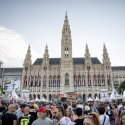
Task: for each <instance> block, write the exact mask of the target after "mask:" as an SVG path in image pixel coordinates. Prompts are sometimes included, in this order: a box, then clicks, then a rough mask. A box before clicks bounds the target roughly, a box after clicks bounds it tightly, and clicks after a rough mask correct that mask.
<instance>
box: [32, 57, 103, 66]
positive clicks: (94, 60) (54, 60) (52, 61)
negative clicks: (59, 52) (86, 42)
mask: <svg viewBox="0 0 125 125" xmlns="http://www.w3.org/2000/svg"><path fill="white" fill-rule="evenodd" d="M60 60H61V58H49V63H50V65H59V64H60ZM91 61H92V64H101V62H100V61H99V60H98V58H96V57H92V58H91ZM42 62H43V58H37V59H36V61H35V62H34V63H33V65H41V64H42ZM84 62H85V58H73V63H74V64H84Z"/></svg>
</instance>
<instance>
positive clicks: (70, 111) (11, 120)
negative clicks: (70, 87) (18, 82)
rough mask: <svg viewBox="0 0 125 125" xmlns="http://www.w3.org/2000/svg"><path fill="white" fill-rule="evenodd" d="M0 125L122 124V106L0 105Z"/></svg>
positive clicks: (124, 111)
mask: <svg viewBox="0 0 125 125" xmlns="http://www.w3.org/2000/svg"><path fill="white" fill-rule="evenodd" d="M0 125H125V103H124V102H111V103H109V102H103V103H102V102H97V101H94V102H87V103H83V102H80V103H70V102H60V103H45V102H41V103H40V102H33V103H23V104H21V103H14V104H11V103H9V104H7V103H2V104H0Z"/></svg>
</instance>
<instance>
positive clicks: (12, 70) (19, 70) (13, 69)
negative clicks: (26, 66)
mask: <svg viewBox="0 0 125 125" xmlns="http://www.w3.org/2000/svg"><path fill="white" fill-rule="evenodd" d="M3 69H4V72H22V71H23V68H3Z"/></svg>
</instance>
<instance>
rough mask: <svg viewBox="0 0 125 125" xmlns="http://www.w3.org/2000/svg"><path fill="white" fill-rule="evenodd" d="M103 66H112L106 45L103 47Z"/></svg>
mask: <svg viewBox="0 0 125 125" xmlns="http://www.w3.org/2000/svg"><path fill="white" fill-rule="evenodd" d="M102 62H103V64H105V65H110V64H111V63H110V58H109V54H108V52H107V48H106V45H105V43H104V45H103V60H102Z"/></svg>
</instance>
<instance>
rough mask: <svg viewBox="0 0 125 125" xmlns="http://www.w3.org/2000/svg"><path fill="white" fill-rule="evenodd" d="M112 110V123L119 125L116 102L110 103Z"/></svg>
mask: <svg viewBox="0 0 125 125" xmlns="http://www.w3.org/2000/svg"><path fill="white" fill-rule="evenodd" d="M112 112H113V114H114V118H115V124H114V125H119V118H118V108H117V105H116V104H113V105H112Z"/></svg>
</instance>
